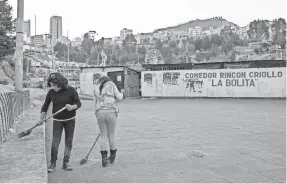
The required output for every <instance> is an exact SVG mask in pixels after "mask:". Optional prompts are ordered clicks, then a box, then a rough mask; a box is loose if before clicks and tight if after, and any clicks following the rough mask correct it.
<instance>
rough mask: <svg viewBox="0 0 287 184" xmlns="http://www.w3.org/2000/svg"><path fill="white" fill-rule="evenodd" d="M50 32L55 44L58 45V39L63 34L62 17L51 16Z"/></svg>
mask: <svg viewBox="0 0 287 184" xmlns="http://www.w3.org/2000/svg"><path fill="white" fill-rule="evenodd" d="M50 34H51V35H52V40H53V45H56V41H57V39H59V38H61V37H62V36H63V30H62V17H60V16H52V17H51V18H50Z"/></svg>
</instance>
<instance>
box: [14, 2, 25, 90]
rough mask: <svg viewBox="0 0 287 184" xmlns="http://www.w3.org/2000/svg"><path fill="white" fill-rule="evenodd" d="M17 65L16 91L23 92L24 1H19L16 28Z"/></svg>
mask: <svg viewBox="0 0 287 184" xmlns="http://www.w3.org/2000/svg"><path fill="white" fill-rule="evenodd" d="M16 29H17V30H16V54H15V56H16V64H15V89H16V91H22V90H23V31H24V0H18V4H17V27H16Z"/></svg>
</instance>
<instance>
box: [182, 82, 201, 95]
mask: <svg viewBox="0 0 287 184" xmlns="http://www.w3.org/2000/svg"><path fill="white" fill-rule="evenodd" d="M182 81H183V83H184V84H185V89H187V90H189V92H197V93H202V87H203V85H204V83H203V80H199V79H182Z"/></svg>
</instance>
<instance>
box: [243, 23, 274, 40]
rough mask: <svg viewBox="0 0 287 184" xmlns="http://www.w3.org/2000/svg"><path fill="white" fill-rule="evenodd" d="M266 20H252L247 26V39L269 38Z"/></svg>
mask: <svg viewBox="0 0 287 184" xmlns="http://www.w3.org/2000/svg"><path fill="white" fill-rule="evenodd" d="M268 22H269V21H268V20H254V21H252V22H251V23H250V25H249V30H248V31H247V34H248V37H249V38H252V39H262V38H266V39H268V38H269V27H268Z"/></svg>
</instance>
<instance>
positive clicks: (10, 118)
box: [0, 91, 30, 143]
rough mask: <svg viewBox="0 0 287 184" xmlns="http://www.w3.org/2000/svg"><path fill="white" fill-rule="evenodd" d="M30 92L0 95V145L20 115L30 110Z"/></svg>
mask: <svg viewBox="0 0 287 184" xmlns="http://www.w3.org/2000/svg"><path fill="white" fill-rule="evenodd" d="M29 105H30V92H29V91H23V92H7V93H0V143H1V142H2V141H3V139H4V137H5V136H6V135H7V133H8V131H9V128H11V127H12V126H13V123H14V121H15V120H16V119H17V118H18V117H19V115H20V114H21V113H22V112H23V111H24V110H26V109H27V108H29Z"/></svg>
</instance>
